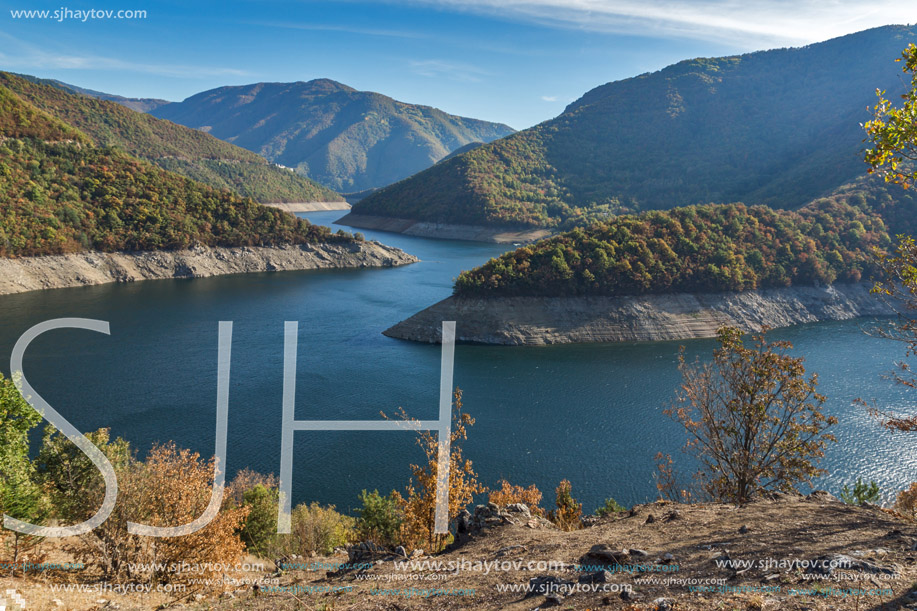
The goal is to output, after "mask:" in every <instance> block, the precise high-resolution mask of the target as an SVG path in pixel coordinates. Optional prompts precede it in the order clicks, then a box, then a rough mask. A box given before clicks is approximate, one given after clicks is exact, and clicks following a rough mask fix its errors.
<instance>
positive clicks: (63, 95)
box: [0, 72, 341, 202]
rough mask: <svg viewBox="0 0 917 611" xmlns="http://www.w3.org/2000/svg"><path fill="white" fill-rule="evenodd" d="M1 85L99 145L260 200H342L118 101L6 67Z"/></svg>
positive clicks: (238, 150) (252, 157)
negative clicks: (74, 90)
mask: <svg viewBox="0 0 917 611" xmlns="http://www.w3.org/2000/svg"><path fill="white" fill-rule="evenodd" d="M36 80H37V79H36ZM0 87H4V88H6V89H8V90H10V91H12V92H14V93H15V94H16V95H18V96H19V97H21V98H23V99H24V100H27V101H28V102H30V103H31V104H33V105H34V106H35V107H37V108H39V109H41V110H43V111H45V112H47V113H48V114H50V115H52V116H54V117H57V118H58V119H60V120H62V121H64V122H65V123H67V124H69V125H71V126H73V127H76V128H78V129H79V130H81V131H82V132H83V133H85V134H86V135H87V136H89V138H91V139H92V141H93V142H94V143H95V144H97V145H99V146H116V147H119V148H121V149H123V150H124V151H126V152H127V153H129V154H131V155H134V156H136V157H140V158H141V159H146V160H148V161H151V162H153V163H155V164H156V165H158V166H159V167H161V168H164V169H167V170H171V171H173V172H176V173H178V174H181V175H183V176H187V177H189V178H193V179H195V180H198V181H200V182H203V183H205V184H208V185H210V186H212V187H216V188H223V189H231V190H232V191H235V192H236V193H238V194H239V195H242V196H244V197H251V198H253V199H255V200H256V201H259V202H302V201H338V200H340V199H341V197H340V196H339V195H338V194H336V193H334V192H332V191H330V190H328V189H326V188H324V187H322V186H320V185H318V184H316V183H314V182H312V181H309V180H307V179H305V178H303V177H301V176H298V175H296V174H295V173H294V172H291V171H289V170H285V169H283V168H278V167H276V166H274V165H272V164H270V163H269V162H267V161H266V160H265V159H263V158H262V157H259V156H258V155H255V154H254V153H252V152H250V151H246V150H245V149H242V148H239V147H237V146H233V145H231V144H227V143H226V142H223V141H221V140H219V139H217V138H214V137H213V136H209V135H207V134H204V133H201V132H199V131H196V130H193V129H189V128H187V127H184V126H181V125H176V124H174V123H172V122H170V121H163V120H161V119H157V118H155V117H152V116H150V115H148V114H143V113H139V112H135V111H133V110H130V109H128V108H125V107H124V106H122V105H120V104H117V103H115V102H112V101H107V100H101V99H96V98H93V97H88V96H85V95H79V94H76V93H71V92H68V91H67V90H65V89H63V88H61V87H58V86H50V85H46V84H42V83H40V82H34V81H32V80H26V79H25V78H21V77H19V76H16V75H13V74H9V73H4V72H0Z"/></svg>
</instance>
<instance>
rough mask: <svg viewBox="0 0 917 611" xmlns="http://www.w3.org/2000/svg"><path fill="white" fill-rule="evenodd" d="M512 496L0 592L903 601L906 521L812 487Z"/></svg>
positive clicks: (325, 609) (145, 597)
mask: <svg viewBox="0 0 917 611" xmlns="http://www.w3.org/2000/svg"><path fill="white" fill-rule="evenodd" d="M510 509H512V511H510ZM522 509H524V508H522ZM522 509H519V508H515V509H514V508H513V507H512V506H511V507H510V508H508V509H507V510H499V511H496V510H495V509H494V508H486V507H484V508H480V509H478V511H477V512H476V519H477V521H476V522H475V524H476V525H475V526H474V527H473V528H471V532H470V535H468V536H467V537H465V538H467V539H468V540H467V541H465V542H463V543H462V544H461V545H457V546H455V547H454V549H451V550H449V551H447V552H445V553H442V554H438V555H436V556H432V557H427V556H417V557H415V558H412V559H405V558H403V557H400V556H394V555H392V554H390V553H374V552H371V551H360V550H359V549H353V550H351V551H350V554H349V555H348V554H347V553H343V552H342V553H339V554H337V555H335V556H332V557H312V558H305V559H304V558H293V559H284V560H283V562H284V565H285V567H286V568H285V570H282V571H277V570H275V569H276V567H275V566H274V564H273V563H266V566H265V567H264V570H263V571H249V572H248V573H244V574H237V575H233V577H234V578H236V579H237V581H238V584H237V585H236V586H231V587H229V589H228V590H227V591H226V592H225V593H223V594H222V595H207V596H206V597H205V596H203V594H200V593H195V592H191V591H188V592H185V593H183V594H179V595H166V594H162V593H150V594H136V593H134V594H112V593H93V594H88V593H81V594H73V593H59V592H58V593H51V592H50V588H49V586H50V584H51V583H54V581H55V580H60V579H61V575H60V573H55V572H48V573H44V574H42V575H39V576H37V577H36V576H27V577H26V578H21V577H19V578H16V579H10V578H7V579H0V597H3V596H4V594H3V592H5V591H6V590H9V589H14V590H15V591H16V592H17V593H18V594H19V595H20V596H22V597H23V598H24V599H25V600H26V601H27V603H28V605H27V607H26V608H27V609H93V608H121V609H149V608H157V607H159V606H162V605H167V606H171V607H173V608H181V607H184V608H195V609H219V610H229V609H264V610H268V609H290V610H292V609H314V610H322V611H331V610H334V611H343V610H364V609H366V610H373V609H379V610H383V609H384V610H415V609H417V610H419V609H510V610H523V609H524V610H527V611H530V610H533V609H538V608H549V607H557V608H559V609H599V608H604V609H628V610H631V611H638V610H647V611H648V610H660V611H665V610H678V611H682V610H684V611H695V610H696V611H701V610H704V611H706V610H708V609H724V610H732V609H774V610H778V609H790V610H800V611H801V610H803V609H806V610H813V611H814V610H828V609H837V610H841V609H845V610H846V609H851V610H854V609H855V610H858V611H859V610H880V609H883V610H884V609H917V589H915V586H917V583H915V581H917V523H914V522H912V521H906V520H903V519H901V518H900V517H897V516H894V515H891V514H889V513H887V512H885V511H883V510H881V509H879V508H877V507H870V506H867V507H852V506H849V505H845V504H843V503H841V502H840V501H838V500H837V499H835V498H834V497H832V496H830V495H828V494H826V493H818V492H817V493H813V494H812V495H809V496H808V497H803V496H798V495H778V496H776V497H775V498H771V499H766V500H759V501H756V502H754V503H752V504H749V505H747V506H745V507H741V508H736V507H734V506H730V505H721V504H707V505H680V504H674V503H653V504H647V505H639V506H636V507H634V508H633V509H632V510H630V511H627V512H623V513H620V514H615V515H614V516H610V517H606V518H602V519H598V520H596V521H595V523H594V524H592V525H590V526H588V527H586V528H583V529H581V530H577V531H573V532H562V531H559V530H557V529H556V528H554V527H553V526H551V525H549V524H547V523H546V522H545V521H543V520H540V519H537V518H532V517H530V516H529V515H527V513H525V512H524V511H522ZM249 560H251V562H253V563H254V562H256V560H255V559H249ZM412 562H413V565H412V564H411V563H412ZM402 563H403V564H402ZM367 567H368V568H367ZM71 578H72V579H74V580H75V581H79V577H78V576H71ZM258 581H260V583H258V584H257V585H252V584H253V582H258ZM530 586H531V587H530ZM526 588H529V589H531V590H533V591H529V592H527V591H526ZM5 596H6V597H7V598H9V594H6V595H5ZM54 599H57V601H59V604H58V603H55V602H54ZM10 608H13V607H10V606H7V609H10Z"/></svg>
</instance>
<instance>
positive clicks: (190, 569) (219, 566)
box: [36, 427, 249, 588]
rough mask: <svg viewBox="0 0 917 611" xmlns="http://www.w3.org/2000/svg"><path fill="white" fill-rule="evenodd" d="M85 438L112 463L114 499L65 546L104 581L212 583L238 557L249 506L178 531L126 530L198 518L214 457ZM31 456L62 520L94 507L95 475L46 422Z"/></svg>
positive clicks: (98, 482) (227, 509)
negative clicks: (96, 522) (143, 455)
mask: <svg viewBox="0 0 917 611" xmlns="http://www.w3.org/2000/svg"><path fill="white" fill-rule="evenodd" d="M86 437H87V438H89V440H90V441H92V442H93V443H94V444H95V445H96V446H97V447H98V448H99V449H100V450H101V451H102V452H103V453H104V454H105V456H106V457H108V459H109V461H110V462H111V463H112V466H113V467H114V469H115V473H116V474H117V476H118V501H117V503H115V507H114V510H113V511H112V513H111V515H110V516H109V517H108V519H107V520H105V522H103V523H102V524H101V525H100V526H99V527H97V528H95V529H94V530H92V531H90V532H89V533H86V534H84V535H81V536H80V537H79V539H78V542H77V543H76V544H74V545H72V546H70V551H71V552H73V553H74V555H75V556H76V557H77V559H79V560H83V561H85V562H87V563H91V564H94V565H96V566H97V567H99V568H100V569H101V570H102V572H103V574H104V575H105V576H106V577H107V578H108V579H143V580H144V581H147V582H157V583H185V584H187V583H189V582H190V579H201V580H206V579H210V580H211V583H212V584H213V587H214V588H218V587H219V583H220V581H221V578H222V577H223V574H224V569H225V567H227V566H232V565H233V564H235V563H237V562H239V561H240V560H241V557H242V551H243V550H244V545H243V543H242V541H241V539H240V538H239V531H240V529H241V526H242V523H243V521H244V519H245V517H246V515H247V514H248V511H249V509H248V507H244V506H243V507H237V506H234V505H233V504H232V503H227V504H224V507H223V508H222V509H221V510H220V512H219V513H218V514H217V515H216V517H215V518H214V519H213V520H212V521H211V522H210V523H209V524H208V525H207V526H205V527H204V528H202V529H201V530H199V531H197V532H195V533H192V534H189V535H184V536H180V537H142V536H138V535H133V534H130V533H128V531H127V523H128V522H136V523H139V524H148V525H150V526H181V525H184V524H188V523H190V522H192V521H194V520H196V519H197V518H198V517H199V516H201V515H202V514H203V513H204V510H205V509H206V508H207V506H208V504H209V501H210V496H211V487H212V485H213V474H214V471H213V466H214V465H213V459H211V460H203V459H201V457H200V456H199V455H198V454H196V453H192V452H190V451H189V450H182V449H178V448H177V447H176V446H175V444H174V443H170V444H167V445H161V446H156V447H154V448H153V450H152V451H151V452H150V454H149V457H148V458H147V460H146V461H145V462H140V461H138V460H136V459H135V458H134V457H133V456H132V454H131V450H130V446H129V444H128V443H127V442H126V441H124V440H122V439H120V438H119V439H116V440H114V441H111V440H110V438H109V432H108V430H107V429H100V430H99V431H96V432H94V433H89V434H87V435H86ZM36 462H37V463H38V467H39V471H40V473H41V477H42V481H43V482H44V483H45V485H46V486H47V487H48V489H49V491H50V494H51V498H52V499H53V501H54V504H53V506H54V508H55V511H56V512H57V516H58V518H59V519H60V520H61V521H62V522H64V523H75V522H80V521H83V520H85V519H86V518H87V517H89V516H91V515H92V514H93V513H95V511H96V510H97V509H98V507H99V506H100V505H101V502H102V497H103V495H104V485H103V484H102V478H101V475H100V474H99V472H98V471H97V470H96V469H95V467H94V466H93V464H92V463H91V462H90V461H89V459H88V457H87V456H86V455H85V454H84V453H82V452H81V451H80V450H79V449H78V448H76V446H75V445H73V444H72V443H71V442H70V440H68V439H67V438H66V437H63V436H62V435H61V434H60V433H57V432H55V431H54V430H53V429H52V428H50V427H49V429H48V430H47V431H46V434H45V439H44V443H43V446H42V449H41V451H40V453H39V456H38V460H37V461H36Z"/></svg>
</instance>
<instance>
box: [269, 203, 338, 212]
mask: <svg viewBox="0 0 917 611" xmlns="http://www.w3.org/2000/svg"><path fill="white" fill-rule="evenodd" d="M264 205H265V206H270V207H271V208H277V209H278V210H283V211H284V212H320V211H323V210H350V204H348V203H347V202H345V201H344V200H341V201H339V202H294V203H278V204H264Z"/></svg>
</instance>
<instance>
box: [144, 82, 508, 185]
mask: <svg viewBox="0 0 917 611" xmlns="http://www.w3.org/2000/svg"><path fill="white" fill-rule="evenodd" d="M152 114H153V115H155V116H157V117H160V118H163V119H169V120H170V121H174V122H175V123H179V124H182V125H185V126H188V127H193V128H195V129H201V130H206V131H207V132H208V133H209V134H211V135H213V136H216V137H217V138H221V139H223V140H226V141H228V142H232V143H233V144H235V145H238V146H241V147H243V148H247V149H248V150H250V151H254V152H256V153H258V154H260V155H262V156H264V157H266V158H267V159H268V160H270V161H273V162H274V163H278V164H281V165H284V166H287V167H290V168H294V169H295V170H296V171H297V172H299V173H300V174H302V175H304V176H307V177H309V178H311V179H313V180H315V181H317V182H319V183H321V184H323V185H325V186H327V187H329V188H332V189H334V190H336V191H339V192H345V193H353V192H358V191H365V190H368V189H374V188H378V187H383V186H386V185H389V184H391V183H393V182H396V181H398V180H401V179H403V178H406V177H408V176H410V175H412V174H415V173H417V172H420V171H421V170H424V169H426V168H428V167H430V166H432V165H433V164H434V163H436V162H437V161H439V160H440V159H442V158H443V157H445V156H447V155H448V154H450V153H451V152H452V151H454V150H456V149H458V148H460V147H462V146H465V145H467V144H469V143H472V142H491V141H493V140H496V139H498V138H502V137H503V136H506V135H508V134H511V133H513V129H512V128H510V127H508V126H506V125H501V124H498V123H490V122H487V121H480V120H477V119H469V118H466V117H458V116H455V115H450V114H448V113H446V112H443V111H441V110H438V109H436V108H433V107H430V106H422V105H417V104H409V103H406V102H399V101H397V100H394V99H392V98H390V97H388V96H385V95H383V94H381V93H375V92H371V91H358V90H356V89H354V88H353V87H350V86H348V85H345V84H343V83H340V82H338V81H335V80H332V79H328V78H319V79H314V80H311V81H297V82H293V83H252V84H249V85H239V86H232V87H220V88H218V89H211V90H209V91H203V92H201V93H198V94H196V95H193V96H191V97H189V98H188V99H186V100H184V101H183V102H179V103H175V104H169V105H168V106H164V107H162V108H159V109H156V110H155V111H153V112H152Z"/></svg>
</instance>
